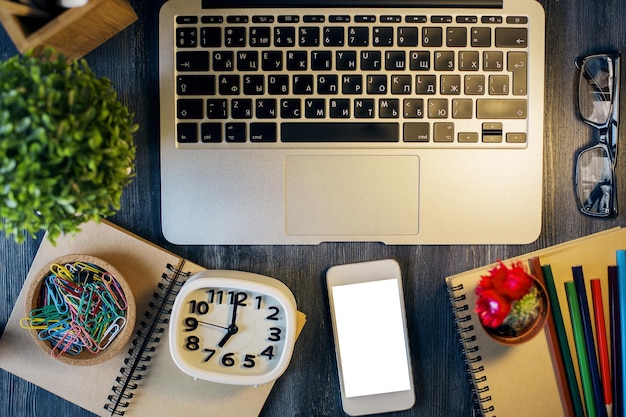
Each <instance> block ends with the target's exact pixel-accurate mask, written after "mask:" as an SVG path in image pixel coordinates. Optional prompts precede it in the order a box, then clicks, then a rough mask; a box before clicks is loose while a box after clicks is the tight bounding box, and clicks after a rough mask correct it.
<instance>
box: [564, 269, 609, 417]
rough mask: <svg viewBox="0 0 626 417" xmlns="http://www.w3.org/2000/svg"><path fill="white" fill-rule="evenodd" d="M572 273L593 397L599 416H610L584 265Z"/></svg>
mask: <svg viewBox="0 0 626 417" xmlns="http://www.w3.org/2000/svg"><path fill="white" fill-rule="evenodd" d="M572 274H573V275H574V284H575V285H576V293H577V294H578V303H579V304H580V315H581V319H582V324H583V333H584V336H585V344H586V347H587V349H586V350H587V358H588V360H589V370H590V372H591V383H592V385H593V397H594V400H595V401H594V402H595V404H596V411H597V413H598V417H608V416H607V414H606V408H604V407H603V406H602V405H603V404H604V394H603V391H602V381H601V379H600V369H599V368H598V355H596V348H595V338H594V336H593V327H592V326H591V314H590V313H589V303H588V301H587V289H586V288H585V278H584V275H583V268H582V266H580V265H578V266H573V267H572Z"/></svg>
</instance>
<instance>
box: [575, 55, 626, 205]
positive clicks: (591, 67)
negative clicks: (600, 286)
mask: <svg viewBox="0 0 626 417" xmlns="http://www.w3.org/2000/svg"><path fill="white" fill-rule="evenodd" d="M619 61H620V54H619V53H618V52H614V53H607V54H596V55H590V56H586V57H582V58H579V59H577V60H576V67H578V68H579V69H580V79H579V82H578V111H579V114H580V117H581V118H582V120H583V121H584V122H585V123H587V124H589V125H591V126H593V127H595V128H596V129H597V130H598V133H599V138H598V143H596V144H595V145H591V146H589V147H587V148H584V149H583V150H581V151H580V152H579V153H578V156H577V158H576V198H577V201H578V206H579V208H580V210H581V211H582V212H583V213H584V214H587V215H589V216H596V217H608V216H613V215H616V214H617V195H616V191H615V162H616V156H617V138H618V137H617V133H618V127H619V126H618V125H619V71H620V70H619Z"/></svg>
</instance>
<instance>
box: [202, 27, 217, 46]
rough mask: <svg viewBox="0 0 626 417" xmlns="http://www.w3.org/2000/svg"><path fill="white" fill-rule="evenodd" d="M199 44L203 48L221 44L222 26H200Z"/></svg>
mask: <svg viewBox="0 0 626 417" xmlns="http://www.w3.org/2000/svg"><path fill="white" fill-rule="evenodd" d="M200 46H201V47H203V48H219V47H220V46H222V28H220V27H218V26H209V27H203V28H200Z"/></svg>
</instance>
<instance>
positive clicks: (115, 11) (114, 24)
mask: <svg viewBox="0 0 626 417" xmlns="http://www.w3.org/2000/svg"><path fill="white" fill-rule="evenodd" d="M136 20H137V15H136V14H135V11H134V10H133V8H132V7H131V6H130V4H128V1H127V0H90V1H89V3H87V4H86V5H85V6H82V7H77V8H73V9H67V10H65V11H63V12H62V13H61V14H59V15H57V16H55V17H53V18H52V19H50V20H45V19H40V18H32V17H20V16H17V15H13V14H9V13H8V12H6V11H2V10H0V22H2V25H3V26H4V28H5V30H6V31H7V33H8V35H9V36H10V37H11V39H12V40H13V43H14V44H15V46H16V47H17V49H18V50H19V51H20V52H21V53H24V52H26V51H28V50H30V49H34V50H40V49H42V48H43V47H45V46H52V47H53V48H54V49H55V50H56V51H57V52H60V53H63V54H65V55H66V56H67V57H68V58H70V59H74V58H80V57H82V56H83V55H85V54H87V53H88V52H89V51H91V50H93V49H95V48H96V47H97V46H99V45H101V44H102V43H104V42H105V41H106V40H108V39H109V38H111V37H112V36H113V35H115V34H116V33H118V32H120V31H122V30H123V29H124V28H126V27H127V26H129V25H130V24H131V23H133V22H134V21H136Z"/></svg>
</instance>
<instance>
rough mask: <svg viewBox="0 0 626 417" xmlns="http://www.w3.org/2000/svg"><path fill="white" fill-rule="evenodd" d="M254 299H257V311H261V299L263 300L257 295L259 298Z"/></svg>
mask: <svg viewBox="0 0 626 417" xmlns="http://www.w3.org/2000/svg"><path fill="white" fill-rule="evenodd" d="M254 298H255V299H256V307H255V308H256V309H257V310H260V309H261V299H262V298H261V296H260V295H257V296H256V297H254Z"/></svg>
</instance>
